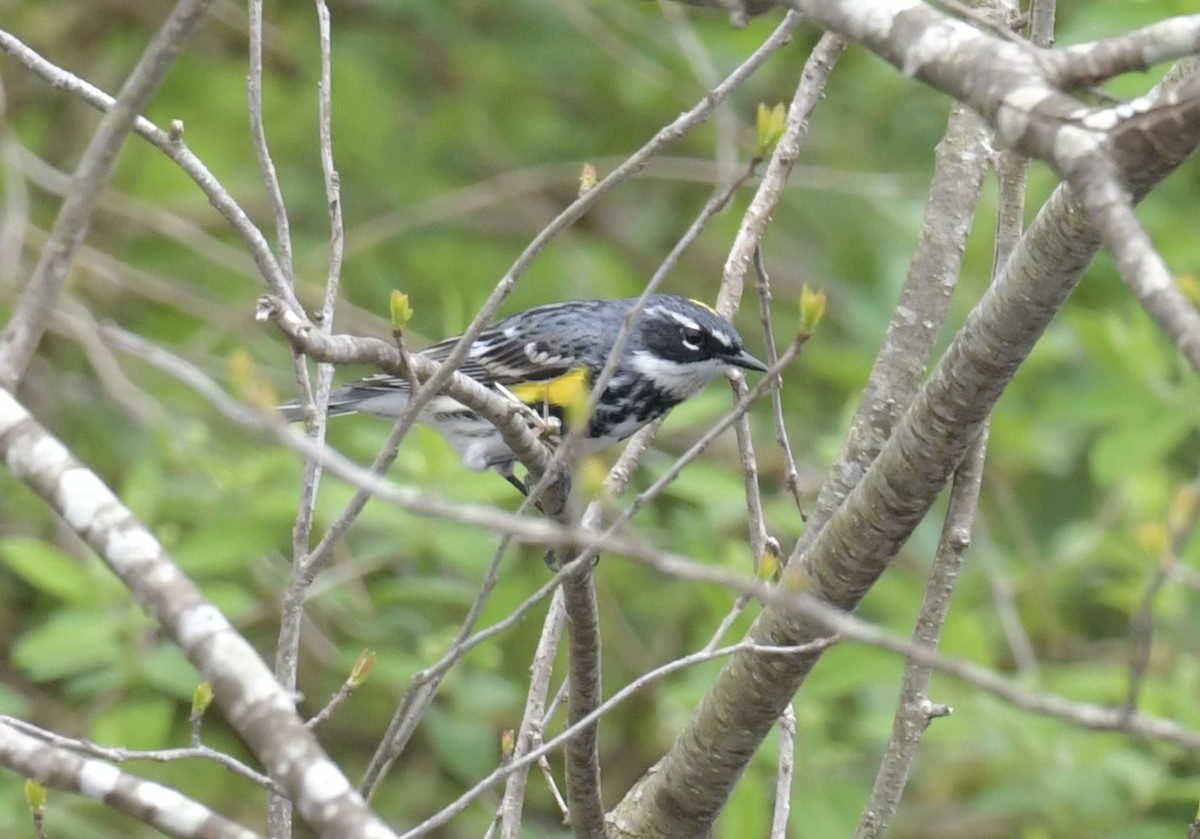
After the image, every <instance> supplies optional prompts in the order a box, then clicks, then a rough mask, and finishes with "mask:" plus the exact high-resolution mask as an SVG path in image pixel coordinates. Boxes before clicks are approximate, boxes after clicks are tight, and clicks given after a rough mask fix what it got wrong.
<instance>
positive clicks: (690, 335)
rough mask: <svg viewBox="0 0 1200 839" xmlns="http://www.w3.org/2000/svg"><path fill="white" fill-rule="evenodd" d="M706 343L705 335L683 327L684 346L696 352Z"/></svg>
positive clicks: (696, 330) (688, 327)
mask: <svg viewBox="0 0 1200 839" xmlns="http://www.w3.org/2000/svg"><path fill="white" fill-rule="evenodd" d="M703 343H704V333H703V332H702V331H700V330H699V329H693V328H692V327H690V326H685V327H683V345H684V346H685V347H687V348H688V349H689V350H692V351H693V352H695V351H696V350H698V349H700V346H701V345H702V344H703Z"/></svg>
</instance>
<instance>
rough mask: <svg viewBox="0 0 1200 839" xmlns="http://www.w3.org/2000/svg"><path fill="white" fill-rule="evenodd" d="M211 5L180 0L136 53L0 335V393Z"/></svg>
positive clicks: (41, 326)
mask: <svg viewBox="0 0 1200 839" xmlns="http://www.w3.org/2000/svg"><path fill="white" fill-rule="evenodd" d="M212 1H213V0H180V2H179V3H178V4H177V5H176V6H175V8H174V9H173V10H172V11H171V14H170V15H169V16H168V17H167V19H166V21H164V23H163V25H162V27H161V28H160V29H159V30H158V32H157V33H156V34H155V36H154V38H153V40H151V41H150V44H149V45H148V46H147V47H146V50H145V52H143V53H142V57H141V59H140V60H139V61H138V63H137V66H136V67H134V68H133V72H131V73H130V74H129V78H128V79H126V80H125V84H124V85H123V86H122V88H121V92H120V94H118V96H117V98H116V100H115V101H114V102H113V105H112V108H111V110H109V112H108V113H107V114H105V115H104V118H103V119H102V120H101V121H100V125H99V127H98V128H97V129H96V133H95V134H93V135H92V139H91V140H90V141H89V142H88V146H87V148H86V149H85V150H84V152H83V155H82V157H80V159H79V166H78V167H76V169H75V176H74V178H73V179H72V184H71V189H70V191H69V192H68V193H67V197H66V199H65V200H64V201H63V203H62V206H61V207H60V208H59V211H58V218H56V219H55V221H54V229H53V230H52V231H51V233H50V238H49V239H48V240H47V241H46V244H45V246H44V247H43V248H42V253H41V257H40V258H39V259H38V263H37V266H36V267H35V268H34V269H33V276H31V277H30V279H29V283H28V285H26V286H25V289H24V290H23V291H22V293H21V297H20V298H19V300H18V301H17V305H16V307H15V309H14V311H13V314H12V317H11V318H9V321H8V325H7V326H5V328H4V331H3V332H2V333H0V387H4V388H7V389H9V390H13V391H15V390H16V388H17V385H18V384H19V383H20V381H21V378H22V377H23V376H24V375H25V368H26V367H28V366H29V361H30V359H32V358H33V354H34V352H35V351H36V350H37V345H38V342H39V341H41V338H42V333H44V332H45V330H46V325H47V324H48V323H49V321H50V311H51V309H53V307H54V303H55V301H57V300H58V296H59V293H60V292H61V291H62V287H63V284H64V283H65V282H66V279H67V270H68V269H69V268H70V267H71V261H72V260H73V259H74V257H75V252H76V251H77V250H78V248H79V246H80V245H81V244H82V243H83V239H84V237H85V236H86V235H87V232H88V228H89V227H90V226H91V218H92V212H93V210H94V209H95V206H96V201H97V199H98V198H99V196H100V193H101V191H102V190H103V189H104V187H105V185H106V184H107V183H108V181H109V180H110V179H111V177H112V173H113V169H114V168H116V165H117V155H118V153H119V152H120V151H121V146H122V145H123V144H124V142H125V137H126V135H127V134H128V133H129V131H130V128H131V127H132V126H133V123H134V121H135V120H136V118H137V116H138V114H140V113H141V112H142V111H144V110H146V107H147V106H148V105H149V104H150V101H151V100H152V99H153V98H154V94H155V93H156V92H157V91H158V87H159V85H160V84H161V83H162V80H163V77H164V76H166V74H167V71H168V70H170V69H171V65H173V64H174V63H175V59H176V57H178V55H179V52H180V50H182V49H183V46H184V44H186V43H187V42H188V40H189V39H190V38H191V36H192V35H193V33H195V31H196V29H197V28H199V26H200V22H201V21H202V20H203V19H204V15H205V13H207V11H208V7H209V6H210V5H212Z"/></svg>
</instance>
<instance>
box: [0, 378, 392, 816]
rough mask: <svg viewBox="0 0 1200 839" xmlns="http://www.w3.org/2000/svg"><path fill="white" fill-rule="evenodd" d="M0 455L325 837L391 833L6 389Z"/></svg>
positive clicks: (182, 585)
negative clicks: (149, 621) (184, 664)
mask: <svg viewBox="0 0 1200 839" xmlns="http://www.w3.org/2000/svg"><path fill="white" fill-rule="evenodd" d="M0 454H3V456H4V461H5V463H6V464H7V466H8V469H9V471H10V472H12V474H13V476H14V477H16V478H17V479H18V480H20V481H22V482H23V483H25V484H26V485H27V486H28V487H29V488H30V489H31V490H33V491H34V492H35V493H36V494H37V495H38V496H39V497H40V498H41V499H42V500H43V501H44V502H46V504H47V505H49V506H50V507H51V509H53V510H54V511H55V512H57V513H58V514H59V515H60V516H62V518H63V520H64V521H65V523H66V524H67V525H68V526H69V527H70V528H71V529H72V530H73V531H74V532H75V533H76V534H78V536H79V537H80V538H81V539H83V540H84V541H85V542H87V544H88V545H89V546H91V548H92V549H93V550H94V551H95V552H96V553H97V555H99V557H100V558H101V559H102V560H103V561H104V563H105V564H106V565H107V566H108V567H109V568H110V569H111V570H112V571H113V573H114V574H116V575H117V576H118V577H119V578H120V580H121V582H122V583H123V584H124V585H125V587H126V588H127V589H129V591H130V593H132V594H133V596H134V599H136V600H137V602H138V604H139V605H140V606H141V607H142V608H143V609H144V610H145V611H146V612H147V613H148V614H149V615H151V616H152V617H153V618H154V619H155V620H157V621H158V622H159V624H160V625H161V626H162V627H163V629H164V631H165V632H166V633H167V634H168V635H169V636H170V637H171V639H172V640H173V641H174V642H175V644H177V645H178V647H179V649H180V650H181V651H182V652H183V654H184V655H185V656H186V657H187V659H188V660H189V661H190V662H191V663H192V664H193V665H194V666H195V667H196V669H197V670H199V671H200V673H201V675H202V676H203V677H204V678H205V679H206V680H207V681H208V682H209V683H210V684H211V685H212V688H213V695H214V697H215V698H216V700H217V703H218V704H219V705H220V707H221V709H222V710H223V711H224V712H225V716H226V718H227V719H228V720H229V723H230V725H232V726H233V728H234V729H235V730H236V731H237V732H238V734H239V735H240V736H241V738H242V739H243V740H244V741H245V742H246V744H247V746H249V748H250V749H251V751H252V752H253V753H254V754H255V755H256V756H257V757H258V758H259V759H260V760H261V761H262V762H263V764H264V765H265V766H266V768H267V770H268V771H269V773H270V774H271V776H272V777H273V778H275V779H277V780H278V781H279V782H280V783H281V784H283V786H284V787H285V788H286V789H287V790H288V792H289V794H290V795H291V796H292V799H293V801H294V802H295V804H296V806H297V807H299V809H300V812H301V813H302V814H303V815H304V817H305V818H306V819H307V820H308V822H309V823H310V824H312V825H313V826H314V827H315V828H316V829H317V830H319V831H320V833H321V835H322V836H325V837H334V836H362V837H372V838H373V837H379V839H384V838H385V837H390V836H392V833H391V831H390V830H388V829H387V827H386V826H384V825H383V823H382V822H380V821H379V820H378V819H377V818H376V817H375V816H374V814H373V813H371V811H370V810H369V809H368V808H367V806H366V804H365V802H364V801H363V800H362V798H361V797H359V796H358V795H357V794H356V793H355V792H354V789H353V788H352V787H351V786H350V782H349V781H348V780H347V779H346V777H345V776H344V775H343V774H342V773H341V771H340V770H338V768H337V767H336V766H335V765H334V763H333V762H332V761H331V760H329V758H328V757H327V756H326V755H325V753H324V751H323V750H322V749H321V746H320V744H319V743H318V742H317V740H316V738H315V737H314V736H313V734H312V732H311V731H310V730H309V729H308V728H306V727H305V725H304V723H303V721H302V720H301V719H300V718H299V716H298V715H297V714H296V710H295V699H294V697H293V696H292V694H290V693H289V692H287V691H285V690H284V689H283V688H282V687H281V686H280V685H279V683H278V682H277V681H276V680H275V677H274V676H273V675H272V673H271V671H270V669H269V668H268V667H267V666H266V665H265V664H264V663H263V661H262V659H260V658H259V657H258V654H257V653H256V652H255V651H254V648H253V647H251V646H250V644H249V643H248V642H247V641H246V640H245V639H244V638H243V637H242V636H241V635H239V634H238V632H237V631H236V630H235V629H234V628H233V626H232V625H231V624H230V623H229V621H228V619H226V617H225V616H224V615H223V614H221V612H220V611H219V610H218V609H217V608H216V607H215V606H213V605H212V604H211V603H210V602H209V601H208V600H207V599H206V598H205V597H204V595H203V594H202V593H201V592H200V590H199V589H198V588H197V587H196V585H195V583H193V582H192V581H191V580H190V579H189V578H188V577H187V575H185V574H184V573H183V572H182V571H180V569H179V566H178V565H176V563H175V562H174V560H173V559H172V558H171V557H170V556H169V555H168V554H167V552H166V551H165V550H164V549H163V547H162V545H161V544H160V543H159V542H158V540H157V539H155V537H154V535H153V534H152V533H150V531H149V530H148V529H146V527H145V525H143V524H142V523H141V522H140V521H138V519H137V518H136V517H135V516H134V515H133V514H132V513H131V512H130V511H129V509H128V508H127V507H125V506H124V505H123V504H122V503H121V501H120V500H119V499H118V498H117V497H116V495H114V494H113V492H112V491H111V490H110V489H109V488H108V487H107V486H105V485H104V483H103V482H102V481H101V480H100V479H99V478H98V477H97V476H96V474H95V473H94V472H92V471H91V470H90V469H88V468H87V467H85V466H84V465H83V464H82V463H80V462H79V461H78V460H76V459H75V458H74V457H73V456H72V455H71V453H70V452H69V451H68V450H67V449H66V447H65V446H63V444H62V443H61V442H59V441H58V440H57V439H56V438H54V437H53V436H52V435H51V434H50V433H49V432H47V431H46V430H45V429H44V428H42V427H41V426H40V425H39V424H38V423H37V421H36V420H34V419H33V417H31V416H30V415H29V413H28V412H27V411H26V410H25V408H24V407H23V406H22V405H21V404H20V403H19V402H17V401H16V399H14V398H13V397H12V396H11V395H10V394H9V393H8V392H7V391H5V390H3V389H0Z"/></svg>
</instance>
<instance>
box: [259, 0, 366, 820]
mask: <svg viewBox="0 0 1200 839" xmlns="http://www.w3.org/2000/svg"><path fill="white" fill-rule="evenodd" d="M251 5H252V7H253V13H252V15H251V18H252V22H251V38H250V64H251V72H250V83H249V85H248V93H249V99H250V111H251V114H252V118H251V123H252V127H253V131H254V142H255V149H256V151H257V153H258V160H259V167H260V169H261V170H262V174H263V180H264V182H265V183H266V185H267V191H268V193H269V194H270V196H271V202H272V205H273V206H274V208H275V220H276V231H277V236H278V239H279V259H280V263H281V264H282V266H283V270H284V271H285V273H286V274H287V275H288V276H289V277H291V276H292V253H291V234H290V231H289V227H288V218H287V208H286V206H285V205H284V202H283V194H282V192H281V190H280V188H279V182H278V178H277V176H276V173H275V167H274V164H273V162H272V160H271V155H270V152H269V150H268V148H267V142H266V132H265V130H264V128H263V122H262V6H261V3H260V2H258V0H254V2H252V4H251ZM316 7H317V31H318V42H319V51H320V64H321V77H320V82H319V84H318V86H317V110H318V117H319V124H320V127H319V144H320V153H321V172H322V175H323V176H324V181H325V195H326V200H327V203H328V205H329V222H330V240H329V242H330V244H329V272H328V275H327V277H326V282H325V299H324V301H323V303H322V306H321V309H320V311H319V313H318V314H317V316H316V317H315V318H314V320H315V322H316V324H317V328H318V329H320V330H322V331H324V332H326V333H328V332H330V331H331V329H332V327H333V310H334V305H335V303H336V301H337V292H338V282H339V279H340V277H341V270H342V256H343V253H344V248H345V226H344V224H343V221H342V202H341V189H340V185H339V178H338V173H337V169H336V168H335V167H334V163H333V127H332V126H333V97H332V73H331V66H330V65H331V57H332V37H331V34H330V19H329V7H328V6H326V4H325V2H324V0H316ZM293 282H294V279H293ZM295 364H296V366H297V372H298V373H300V372H301V371H303V373H304V374H305V376H306V374H307V368H306V367H305V366H304V363H303V361H302V360H301V359H299V358H297V359H296V360H295ZM317 370H318V372H317V391H316V395H315V401H316V404H318V405H325V404H326V402H328V397H329V389H330V385H331V383H332V381H333V365H331V364H321V365H319V366H318V368H317ZM302 381H303V378H302ZM305 389H307V388H305ZM302 398H304V397H302ZM327 419H328V417H327V415H326V413H325V412H324V411H318V412H316V415H315V418H314V421H313V424H312V427H311V428H310V432H311V434H312V436H313V437H314V438H315V439H316V440H317V441H320V440H323V439H324V436H325V422H326V420H327ZM320 483H321V462H320V460H319V459H317V458H313V457H310V458H307V459H306V460H305V464H304V478H303V483H302V485H301V491H300V500H299V504H298V509H297V511H296V521H295V524H294V525H293V527H292V557H293V562H292V573H291V577H290V579H289V581H288V588H287V591H285V592H284V595H283V600H282V604H281V608H280V623H279V642H278V645H277V647H276V649H275V676H276V678H277V679H279V683H280V684H282V685H283V686H284V687H286V688H288V689H289V690H295V689H296V684H297V681H298V677H299V672H298V671H299V660H300V627H301V624H302V622H303V620H304V600H305V595H306V593H307V591H308V586H309V585H310V584H311V583H312V580H313V578H314V577H315V576H316V571H317V569H316V568H314V567H312V566H313V565H315V564H323V563H322V560H320V559H317V560H313V559H312V557H310V555H309V540H310V538H311V536H312V527H313V517H314V515H315V510H316V504H317V490H318V488H319V487H320ZM267 819H268V831H269V832H270V835H271V836H278V837H286V836H289V835H291V803H290V802H289V801H287V800H286V799H285V798H283V797H282V796H277V795H272V796H271V797H270V799H269V800H268V805H267Z"/></svg>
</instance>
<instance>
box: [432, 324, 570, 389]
mask: <svg viewBox="0 0 1200 839" xmlns="http://www.w3.org/2000/svg"><path fill="white" fill-rule="evenodd" d="M457 344H458V338H448V339H446V340H445V341H441V342H439V343H437V344H434V345H433V346H431V347H427V348H426V349H424V350H422V351H421V355H423V356H425V357H426V358H431V359H433V360H434V361H444V360H445V359H446V358H447V357H448V356H449V355H450V353H451V351H453V349H454V347H455V346H456V345H457ZM578 366H579V357H578V355H577V354H575V353H574V352H571V351H570V350H569V349H568V348H567V347H566V346H565V345H564V342H563V341H561V340H554V339H546V338H542V339H538V340H532V341H531V340H527V339H525V337H524V336H522V337H517V331H516V330H515V329H514V328H513V327H511V326H510V327H508V328H496V329H488V330H485V331H483V332H481V333H480V335H479V337H478V338H477V339H476V340H475V343H474V344H472V345H471V354H470V355H469V356H468V357H467V360H466V361H465V362H463V365H462V366H461V367H460V368H459V372H460V373H463V374H464V375H467V376H470V377H471V378H472V379H475V380H477V381H480V382H483V383H484V384H487V385H491V384H500V385H506V386H507V385H514V384H519V383H521V382H531V381H533V382H540V381H546V380H549V379H556V378H558V377H559V376H562V375H563V374H565V373H569V372H570V371H571V370H572V369H574V368H576V367H578Z"/></svg>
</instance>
